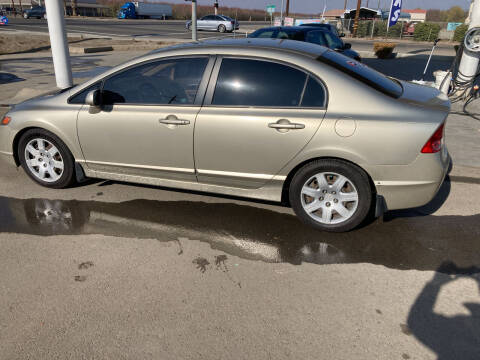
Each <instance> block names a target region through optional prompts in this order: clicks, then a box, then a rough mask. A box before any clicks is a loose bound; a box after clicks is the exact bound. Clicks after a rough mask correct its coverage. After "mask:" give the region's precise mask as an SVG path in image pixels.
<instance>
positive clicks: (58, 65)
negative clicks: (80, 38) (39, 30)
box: [45, 0, 73, 89]
mask: <svg viewBox="0 0 480 360" xmlns="http://www.w3.org/2000/svg"><path fill="white" fill-rule="evenodd" d="M45 8H46V11H47V22H48V33H49V35H50V46H51V48H52V58H53V67H54V69H55V79H56V81H57V86H58V87H59V88H61V89H66V88H69V87H70V86H72V84H73V81H72V67H71V64H70V53H69V52H68V43H67V32H66V30H65V19H64V17H63V9H62V6H61V3H60V0H48V1H45Z"/></svg>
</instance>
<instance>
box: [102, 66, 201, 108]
mask: <svg viewBox="0 0 480 360" xmlns="http://www.w3.org/2000/svg"><path fill="white" fill-rule="evenodd" d="M207 62H208V59H207V58H185V59H174V60H162V61H155V62H151V63H148V64H144V65H139V66H136V67H133V68H131V69H128V70H125V71H123V72H121V73H120V74H117V75H114V76H112V77H110V78H108V79H107V80H105V83H104V85H103V101H104V103H105V104H117V103H129V104H152V105H167V104H180V105H188V104H193V103H194V101H195V96H196V94H197V90H198V86H199V85H200V81H201V80H202V76H203V72H204V71H205V67H206V65H207Z"/></svg>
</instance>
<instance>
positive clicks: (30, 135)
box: [17, 129, 75, 189]
mask: <svg viewBox="0 0 480 360" xmlns="http://www.w3.org/2000/svg"><path fill="white" fill-rule="evenodd" d="M35 138H39V139H45V140H47V141H49V142H50V143H51V144H53V145H54V146H55V147H56V148H57V149H58V151H59V153H60V155H61V157H62V160H63V165H64V167H63V173H62V175H61V176H60V178H59V179H58V180H56V181H54V182H48V181H43V180H41V179H39V178H38V177H37V176H35V175H34V174H33V173H32V171H31V170H30V169H29V167H28V165H27V162H26V158H25V148H26V146H27V144H28V143H29V142H30V141H31V140H33V139H35ZM17 151H18V158H19V160H20V164H21V165H22V168H23V170H25V172H26V173H27V175H28V176H29V177H30V178H31V179H32V180H33V181H35V182H36V183H37V184H40V185H42V186H45V187H48V188H52V189H62V188H66V187H69V186H71V185H73V184H74V183H75V160H74V158H73V156H72V154H71V152H70V150H68V148H67V146H66V145H65V144H64V143H63V141H62V140H60V139H59V138H58V136H56V135H54V134H52V133H51V132H49V131H46V130H43V129H31V130H28V131H27V132H25V134H23V135H22V137H21V138H20V141H19V142H18V148H17Z"/></svg>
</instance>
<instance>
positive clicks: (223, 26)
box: [218, 25, 227, 34]
mask: <svg viewBox="0 0 480 360" xmlns="http://www.w3.org/2000/svg"><path fill="white" fill-rule="evenodd" d="M225 31H227V28H226V27H225V25H219V26H218V32H221V33H222V34H223V33H224V32H225Z"/></svg>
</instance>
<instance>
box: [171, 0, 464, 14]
mask: <svg viewBox="0 0 480 360" xmlns="http://www.w3.org/2000/svg"><path fill="white" fill-rule="evenodd" d="M164 1H165V0H164ZM167 1H169V2H173V3H183V4H185V1H184V0H167ZM197 1H198V3H199V4H200V5H211V4H213V0H197ZM284 1H285V2H286V0H284ZM325 1H326V4H327V9H340V8H341V9H343V5H344V0H290V11H291V12H303V13H319V12H322V11H323V7H324V4H325ZM219 3H220V6H222V5H224V6H236V7H243V8H250V9H262V8H264V7H265V6H266V5H270V4H272V5H276V6H277V9H280V6H281V3H282V0H219ZM390 3H391V0H380V4H381V5H380V6H381V7H382V8H388V7H389V5H390ZM356 4H357V0H348V5H347V7H349V8H354V7H356ZM366 4H367V0H363V1H362V5H363V6H366ZM455 5H459V6H461V7H463V8H465V9H467V8H468V7H469V6H470V0H403V8H404V9H414V8H417V7H419V8H422V9H448V8H450V7H452V6H455ZM377 6H378V0H369V7H374V8H376V7H377Z"/></svg>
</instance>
